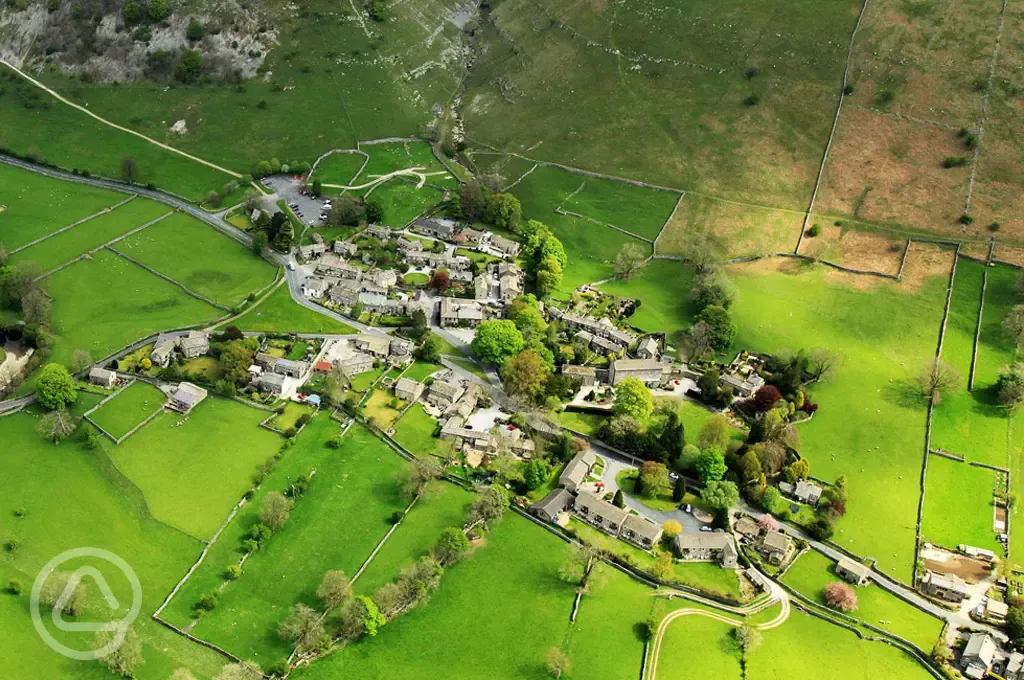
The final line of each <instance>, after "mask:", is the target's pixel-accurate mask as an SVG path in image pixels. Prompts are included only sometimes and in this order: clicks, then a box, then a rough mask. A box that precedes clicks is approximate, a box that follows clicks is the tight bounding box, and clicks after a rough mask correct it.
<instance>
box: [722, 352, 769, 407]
mask: <svg viewBox="0 0 1024 680" xmlns="http://www.w3.org/2000/svg"><path fill="white" fill-rule="evenodd" d="M762 365H763V362H762V361H761V359H760V358H758V357H757V356H755V355H753V354H749V353H747V352H740V353H739V354H737V355H736V358H735V359H733V360H732V363H730V364H729V366H728V368H726V369H725V370H724V371H723V372H722V376H721V377H720V378H719V380H718V384H719V385H721V386H722V387H731V388H732V389H733V391H734V392H735V393H736V395H737V396H739V397H740V398H742V399H749V398H750V397H752V396H754V392H757V390H759V389H760V388H761V387H762V386H764V378H762V377H761V376H760V375H759V374H758V372H757V371H758V368H759V367H760V366H762Z"/></svg>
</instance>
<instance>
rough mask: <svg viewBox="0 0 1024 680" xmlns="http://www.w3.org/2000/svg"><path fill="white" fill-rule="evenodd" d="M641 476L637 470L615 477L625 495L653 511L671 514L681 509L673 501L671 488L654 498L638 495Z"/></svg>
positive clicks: (622, 472)
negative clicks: (638, 478) (637, 484)
mask: <svg viewBox="0 0 1024 680" xmlns="http://www.w3.org/2000/svg"><path fill="white" fill-rule="evenodd" d="M639 476H640V473H639V472H638V471H636V470H622V471H621V472H619V474H617V475H616V476H615V483H616V484H618V485H619V488H620V489H622V492H623V493H624V494H626V495H627V496H632V497H633V498H635V499H637V500H638V501H640V502H641V503H643V504H644V505H646V506H647V507H649V508H651V509H652V510H659V511H661V512H671V511H673V510H676V509H677V508H678V507H679V503H677V502H676V501H674V500H672V489H671V488H669V489H665V490H664V491H662V492H660V493H658V494H656V495H654V496H649V495H647V494H646V493H643V494H638V493H636V480H637V477H639Z"/></svg>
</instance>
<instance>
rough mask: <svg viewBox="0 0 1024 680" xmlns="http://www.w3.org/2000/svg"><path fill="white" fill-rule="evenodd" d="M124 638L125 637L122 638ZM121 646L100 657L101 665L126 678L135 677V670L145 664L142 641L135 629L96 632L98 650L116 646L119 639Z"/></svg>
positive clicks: (130, 627)
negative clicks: (112, 645)
mask: <svg viewBox="0 0 1024 680" xmlns="http://www.w3.org/2000/svg"><path fill="white" fill-rule="evenodd" d="M122 636H123V637H122ZM119 637H120V638H121V640H120V641H121V644H119V645H117V646H116V647H115V648H114V649H113V651H111V652H110V653H108V654H105V655H103V656H101V657H100V663H102V664H103V665H104V666H106V667H107V668H109V669H110V670H112V671H113V672H115V673H117V674H118V675H123V676H124V677H126V678H133V677H135V669H136V668H138V667H139V666H141V665H142V664H143V663H145V659H144V658H143V656H142V641H141V640H139V635H138V633H136V632H135V628H133V627H132V626H128V627H127V628H126V629H124V630H123V631H120V630H107V629H104V630H98V631H96V649H98V650H101V649H103V648H105V647H106V646H107V645H111V644H116V642H117V640H118V638H119Z"/></svg>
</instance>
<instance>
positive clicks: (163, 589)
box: [0, 411, 223, 680]
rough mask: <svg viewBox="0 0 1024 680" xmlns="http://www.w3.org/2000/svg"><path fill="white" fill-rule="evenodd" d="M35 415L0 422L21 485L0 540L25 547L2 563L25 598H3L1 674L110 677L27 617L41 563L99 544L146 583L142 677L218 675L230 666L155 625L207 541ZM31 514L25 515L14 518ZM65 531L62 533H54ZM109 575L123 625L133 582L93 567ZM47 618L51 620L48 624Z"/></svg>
mask: <svg viewBox="0 0 1024 680" xmlns="http://www.w3.org/2000/svg"><path fill="white" fill-rule="evenodd" d="M37 418H38V413H37V412H35V411H31V412H25V413H20V414H15V415H11V416H6V417H3V418H0V440H3V441H4V443H5V446H4V469H5V474H7V475H9V477H8V478H9V479H17V480H19V481H18V483H17V484H6V485H4V507H5V509H4V511H3V512H2V513H0V536H3V537H4V540H10V539H14V540H17V541H18V543H19V547H18V549H17V550H16V551H5V552H4V557H3V559H2V560H0V582H2V583H4V584H7V583H8V582H9V581H10V580H11V579H17V580H18V581H20V582H21V583H22V584H23V585H24V587H25V591H24V592H23V593H22V594H21V595H20V596H18V597H15V596H12V595H9V594H7V593H6V592H5V593H4V595H3V597H0V628H3V630H4V636H3V640H2V642H0V663H2V664H3V667H4V668H5V671H4V673H5V674H6V675H9V676H10V677H19V678H61V679H66V680H104V679H105V678H109V677H111V676H110V673H109V671H107V670H106V669H105V668H103V667H102V666H100V665H99V664H96V663H80V662H77V661H71V660H69V659H67V658H65V657H63V656H61V655H59V654H57V653H55V652H54V651H52V650H51V649H50V648H49V647H47V646H46V644H45V643H44V642H43V640H42V638H40V636H39V635H38V634H37V633H36V631H35V630H34V628H33V626H32V622H31V618H30V615H29V590H30V589H31V586H32V582H33V580H34V578H35V577H36V575H37V573H38V572H39V570H40V569H41V568H42V566H43V565H44V564H45V563H46V562H47V561H49V560H50V559H51V558H52V557H54V556H55V555H57V554H58V553H60V552H62V551H64V550H68V549H71V548H77V547H80V546H94V547H97V548H102V549H105V550H110V551H112V552H113V553H115V554H117V555H120V556H121V557H123V558H124V559H125V560H127V561H128V562H129V564H130V565H131V567H132V569H133V570H134V571H135V573H136V574H137V575H138V577H139V581H140V583H141V585H142V598H143V602H142V611H143V613H144V615H143V616H140V617H139V618H138V619H137V620H136V621H135V629H136V631H137V632H138V633H139V636H140V637H141V639H142V643H143V649H142V653H143V656H144V657H145V660H146V663H145V665H144V666H142V667H141V668H140V669H139V671H138V674H137V677H138V678H139V679H140V680H166V678H167V677H169V675H170V674H171V673H173V672H174V670H175V669H177V668H182V667H184V668H189V669H191V670H192V672H193V674H194V675H195V676H196V677H197V678H199V680H210V679H211V678H213V676H214V675H216V674H217V673H218V672H219V671H220V668H221V666H222V665H223V659H222V658H221V657H220V656H219V655H217V654H216V653H214V652H212V651H210V650H206V649H204V648H202V647H199V646H197V645H194V644H191V643H188V642H187V641H186V640H184V639H183V638H181V637H179V636H178V635H176V634H174V633H172V632H171V631H169V630H167V629H166V628H164V627H163V626H160V625H159V624H157V623H156V622H153V621H150V620H149V617H148V616H147V615H145V614H148V613H150V612H152V611H154V610H155V609H156V608H157V607H158V606H159V603H160V601H161V600H162V599H163V597H164V596H165V595H166V594H167V593H168V592H170V589H171V588H173V586H174V584H175V583H176V582H177V580H178V579H179V578H181V575H182V574H183V573H185V571H186V570H187V569H188V567H189V566H190V565H191V564H192V562H193V561H194V560H195V558H196V556H197V555H198V554H199V552H200V551H201V550H202V544H201V543H200V542H199V541H197V540H195V539H192V538H190V537H188V536H186V535H185V534H183V533H181V532H180V531H177V530H175V529H173V528H171V527H168V526H167V525H165V524H163V523H161V522H159V521H157V520H155V519H153V518H152V517H151V516H150V514H149V513H148V512H147V510H146V506H145V501H144V499H143V498H142V494H141V493H139V491H138V490H137V489H136V488H135V487H134V486H132V485H131V483H130V482H128V481H127V480H126V479H125V478H124V477H123V476H121V475H120V474H118V472H117V471H116V470H115V469H114V467H113V466H112V465H111V464H110V461H109V459H108V458H107V456H106V453H105V451H104V449H110V448H112V445H109V446H104V449H101V450H97V451H90V450H87V449H85V447H84V446H82V444H81V442H80V437H79V436H75V437H73V438H72V439H71V440H69V441H65V442H64V443H62V444H61V445H60V446H54V445H52V444H50V443H48V442H46V441H44V440H43V439H42V438H40V437H39V435H38V434H36V432H35V425H36V421H37ZM16 508H24V517H18V516H16V515H15V513H14V512H13V510H14V509H16ZM58 527H59V530H56V528H58ZM88 564H89V565H90V566H94V567H96V568H98V569H99V570H100V572H101V573H102V574H103V575H104V577H105V580H106V582H107V583H108V585H109V586H110V587H111V589H112V591H113V593H114V595H115V596H116V597H117V598H118V601H119V602H120V603H121V610H120V612H119V613H118V614H117V618H120V617H121V616H123V613H124V611H126V610H127V607H128V603H129V602H130V601H131V591H130V587H129V585H128V582H127V580H126V579H125V578H124V576H123V575H122V574H121V573H120V572H119V571H117V570H116V568H114V567H113V566H111V565H110V564H109V563H107V562H104V561H89V562H88ZM85 583H86V584H87V588H88V590H89V597H88V604H87V613H86V614H85V615H84V616H83V617H82V618H84V619H87V620H89V621H95V620H104V619H106V618H111V612H110V610H108V609H107V608H106V607H105V606H104V605H103V604H102V603H103V598H102V596H101V594H100V592H99V591H98V590H97V589H96V587H95V585H92V582H91V581H89V580H88V579H87V580H86V581H85ZM44 618H46V617H44ZM48 628H49V629H50V630H51V631H52V632H53V633H54V634H55V635H56V637H57V638H58V639H60V640H61V641H62V642H64V643H66V644H74V645H76V646H77V648H79V649H89V648H90V647H91V646H92V641H93V633H91V632H85V633H80V632H69V633H62V632H61V631H59V630H56V629H54V628H53V627H52V626H48Z"/></svg>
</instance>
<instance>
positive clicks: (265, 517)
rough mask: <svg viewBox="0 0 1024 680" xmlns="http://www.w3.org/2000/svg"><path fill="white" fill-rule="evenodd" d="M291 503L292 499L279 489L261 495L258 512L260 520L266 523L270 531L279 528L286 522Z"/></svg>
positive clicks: (289, 513) (289, 514)
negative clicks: (261, 501) (261, 502)
mask: <svg viewBox="0 0 1024 680" xmlns="http://www.w3.org/2000/svg"><path fill="white" fill-rule="evenodd" d="M292 504H293V503H292V500H291V499H290V498H288V497H286V496H285V495H284V494H283V493H281V492H280V491H271V492H270V493H268V494H267V495H266V496H264V497H263V504H262V505H261V506H260V513H259V517H260V522H262V523H263V524H265V525H267V527H269V528H270V530H271V531H278V530H280V529H281V528H282V527H284V525H285V524H287V523H288V518H289V517H290V516H291V511H292Z"/></svg>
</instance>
